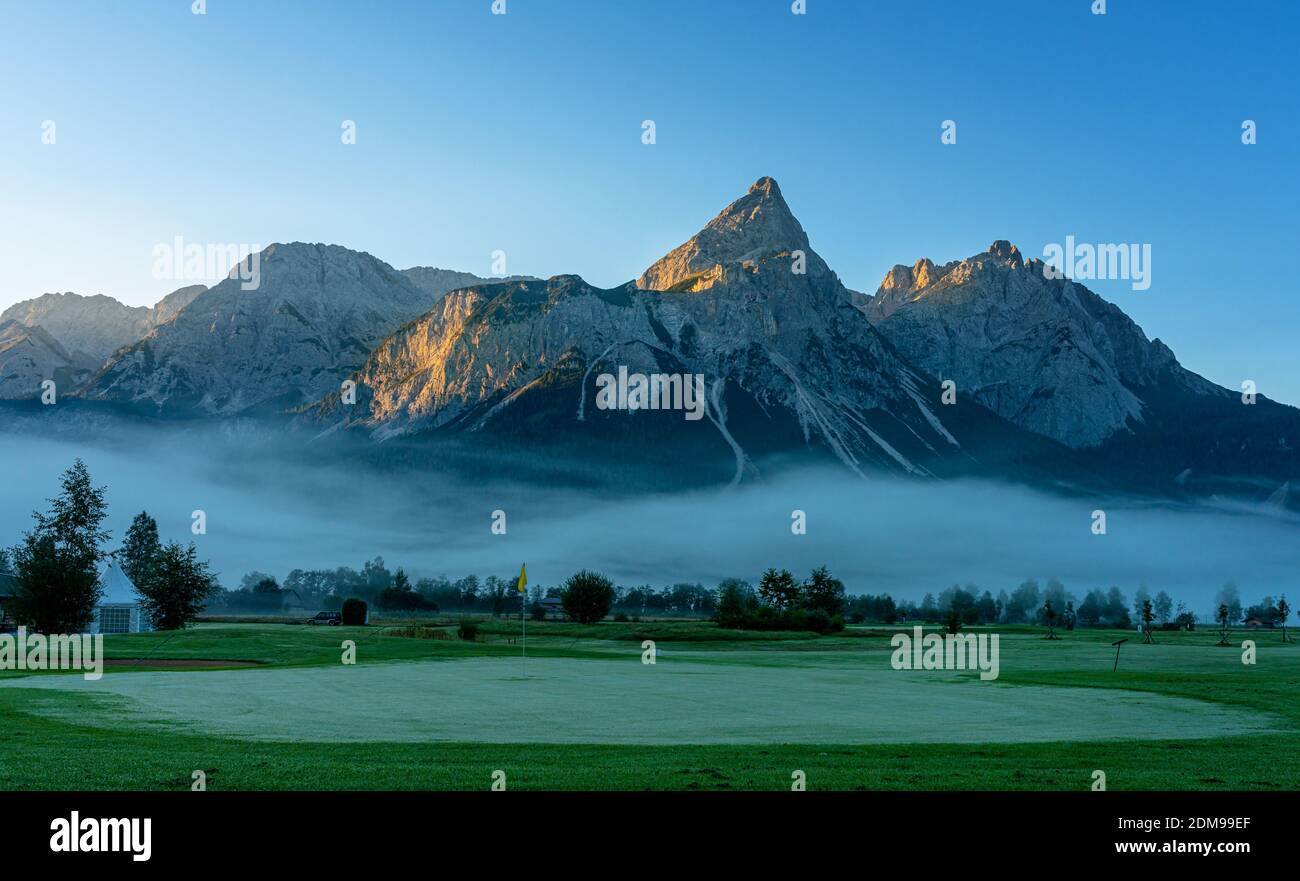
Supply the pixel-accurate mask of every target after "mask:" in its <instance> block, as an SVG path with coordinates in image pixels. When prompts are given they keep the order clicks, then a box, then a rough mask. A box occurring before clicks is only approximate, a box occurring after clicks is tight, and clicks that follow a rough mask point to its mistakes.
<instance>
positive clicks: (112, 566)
mask: <svg viewBox="0 0 1300 881" xmlns="http://www.w3.org/2000/svg"><path fill="white" fill-rule="evenodd" d="M99 585H100V587H102V588H104V595H103V596H102V597H100V598H99V602H100V605H114V604H119V605H120V604H124V605H135V604H136V603H138V602H140V593H139V591H137V590H136V589H135V585H134V584H132V583H131V579H129V578H127V577H126V573H125V572H123V571H122V569H121V567H119V566H118V565H117V564H116V563H109V564H108V565H107V566H105V567H104V571H103V572H101V573H99Z"/></svg>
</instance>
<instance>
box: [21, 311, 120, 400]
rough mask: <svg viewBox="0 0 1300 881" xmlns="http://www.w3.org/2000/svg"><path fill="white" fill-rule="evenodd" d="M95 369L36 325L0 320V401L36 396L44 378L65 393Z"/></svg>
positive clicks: (89, 362)
mask: <svg viewBox="0 0 1300 881" xmlns="http://www.w3.org/2000/svg"><path fill="white" fill-rule="evenodd" d="M97 366H98V363H97V362H96V361H94V360H92V359H88V358H86V357H84V356H80V355H74V354H73V353H71V352H69V351H68V350H67V349H66V348H64V346H62V345H61V344H60V343H59V342H58V340H56V339H54V337H53V336H51V335H50V334H49V332H48V331H46V330H45V329H44V328H43V327H41V326H40V325H36V326H35V327H28V326H27V325H24V324H22V323H20V322H18V321H15V320H13V319H6V320H4V321H0V398H4V399H24V398H34V397H37V396H38V395H39V394H40V393H41V383H43V382H44V381H45V380H47V379H48V380H53V381H54V383H55V386H56V389H57V391H58V393H59V394H65V393H67V392H70V391H72V390H73V389H75V388H76V387H77V386H79V385H81V383H83V382H85V381H86V379H87V378H88V377H89V376H90V375H91V374H92V373H93V372H94V370H95V368H96V367H97Z"/></svg>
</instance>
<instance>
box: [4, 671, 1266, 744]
mask: <svg viewBox="0 0 1300 881" xmlns="http://www.w3.org/2000/svg"><path fill="white" fill-rule="evenodd" d="M0 687H5V688H30V689H46V690H50V691H57V692H75V693H79V694H91V695H102V696H103V697H104V699H103V700H101V701H94V702H93V704H94V706H93V708H92V709H91V710H89V711H87V710H86V706H85V704H84V702H78V703H77V704H76V710H75V711H74V710H73V709H72V706H73V705H72V704H71V703H69V702H65V701H62V700H59V699H57V697H55V696H54V695H52V694H50V693H49V691H40V692H33V694H32V695H31V701H30V709H31V711H32V712H34V713H38V714H41V715H47V716H52V717H56V718H62V719H66V720H68V721H75V722H77V723H80V724H87V725H92V726H100V727H109V728H123V727H154V726H159V725H162V726H164V727H167V728H175V729H176V730H182V731H186V732H191V733H208V734H213V735H221V736H226V737H235V738H247V739H254V740H269V741H315V742H343V741H351V742H358V741H388V742H420V741H475V742H481V743H623V744H711V743H756V744H757V743H773V744H775V743H841V744H857V743H983V742H1001V743H1015V742H1035V741H1062V740H1066V741H1080V740H1110V739H1142V740H1152V739H1188V738H1202V737H1220V736H1224V735H1236V734H1250V733H1256V732H1261V731H1270V730H1276V728H1275V727H1273V720H1272V719H1271V718H1270V717H1269V716H1266V715H1264V714H1261V713H1258V712H1253V711H1250V710H1245V709H1237V708H1233V707H1226V706H1222V705H1219V704H1215V703H1210V702H1206V701H1197V700H1190V699H1184V698H1176V697H1168V696H1163V695H1157V694H1150V693H1144V692H1134V691H1121V690H1110V689H1097V688H1058V687H1039V686H1012V685H1004V684H1000V683H997V682H980V681H979V680H978V679H977V678H975V677H974V676H973V675H969V674H965V675H963V674H952V673H928V672H909V671H895V670H892V669H889V668H887V667H886V668H883V669H882V668H879V667H877V668H849V667H846V666H844V665H842V664H836V665H827V666H818V665H813V666H804V667H798V668H781V667H756V666H754V667H751V666H744V665H725V666H724V665H716V664H707V663H697V662H692V661H679V660H674V661H661V662H660V663H658V664H655V665H643V664H640V663H638V662H636V661H623V660H617V661H616V660H608V661H603V660H574V659H555V658H540V659H534V660H530V661H529V662H528V678H527V679H526V680H525V679H523V678H522V677H521V675H520V665H519V662H518V661H517V660H506V659H501V658H472V659H465V660H456V661H431V662H425V661H418V662H404V663H381V664H371V665H365V664H358V665H356V666H342V665H340V666H337V667H313V668H289V669H270V670H217V671H202V672H138V673H110V674H109V675H107V676H105V677H104V678H103V679H101V680H99V681H98V682H87V681H85V680H84V679H83V678H82V677H80V676H31V677H27V678H21V679H8V680H3V681H0ZM74 712H75V715H74Z"/></svg>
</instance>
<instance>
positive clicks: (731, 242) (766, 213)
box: [637, 177, 829, 292]
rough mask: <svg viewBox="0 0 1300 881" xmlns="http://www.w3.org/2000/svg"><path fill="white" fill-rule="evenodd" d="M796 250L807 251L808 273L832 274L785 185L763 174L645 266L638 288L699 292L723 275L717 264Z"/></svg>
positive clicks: (773, 255) (739, 261)
mask: <svg viewBox="0 0 1300 881" xmlns="http://www.w3.org/2000/svg"><path fill="white" fill-rule="evenodd" d="M794 251H803V252H804V254H805V259H806V269H807V274H808V275H810V276H817V275H823V274H825V273H827V272H829V269H828V268H827V266H826V264H825V262H823V261H822V259H821V258H820V257H819V256H817V255H816V254H815V253H813V252H812V250H811V249H810V248H809V247H808V235H807V233H805V232H804V229H803V227H802V226H800V224H799V221H798V220H796V219H795V216H794V214H793V213H791V211H790V206H789V205H787V204H786V201H785V198H784V197H783V196H782V195H781V188H780V187H779V186H778V185H777V183H776V181H775V180H773V179H772V178H770V177H762V178H759V179H758V180H757V181H755V182H754V184H753V185H752V186H751V187H750V188H749V192H747V193H746V194H745V195H744V196H741V197H740V198H739V199H737V200H736V201H734V202H732V203H731V204H730V205H728V206H727V207H726V208H724V209H722V212H721V213H719V214H718V216H717V217H715V218H713V219H712V220H710V221H709V222H708V224H707V225H706V226H705V227H704V229H702V230H700V231H699V232H698V233H696V234H695V235H694V236H692V237H691V238H690V239H688V240H687V241H686V242H684V243H683V244H681V245H679V246H678V247H676V248H674V249H673V250H672V251H670V252H669V253H668V254H667V255H665V256H664V257H663V258H661V259H660V260H658V261H657V262H656V263H655V264H654V265H653V266H651V267H650V268H649V269H647V270H646V271H645V272H644V273H643V274H642V275H641V277H640V278H639V279H637V287H639V288H641V289H643V290H654V291H669V290H684V291H694V292H699V291H702V290H706V289H708V288H709V287H711V286H712V285H713V283H714V282H715V281H716V279H717V278H719V277H721V275H722V273H721V272H720V271H719V267H725V266H727V265H729V264H733V263H744V262H746V261H758V260H764V259H770V258H774V257H779V256H783V255H790V254H792V253H793V252H794Z"/></svg>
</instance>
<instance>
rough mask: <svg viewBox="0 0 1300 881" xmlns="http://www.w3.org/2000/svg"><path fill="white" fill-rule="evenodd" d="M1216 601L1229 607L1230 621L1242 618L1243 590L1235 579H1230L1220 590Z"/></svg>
mask: <svg viewBox="0 0 1300 881" xmlns="http://www.w3.org/2000/svg"><path fill="white" fill-rule="evenodd" d="M1214 602H1215V603H1216V604H1217V605H1220V606H1227V607H1228V623H1229V624H1231V623H1233V622H1234V621H1240V620H1241V591H1240V590H1239V589H1238V588H1237V583H1236V582H1235V581H1229V582H1228V583H1227V584H1225V585H1224V586H1223V587H1222V588H1221V589H1220V590H1219V594H1218V596H1216V597H1215V598H1214Z"/></svg>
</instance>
